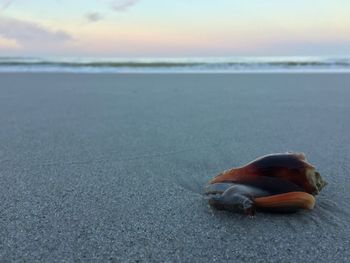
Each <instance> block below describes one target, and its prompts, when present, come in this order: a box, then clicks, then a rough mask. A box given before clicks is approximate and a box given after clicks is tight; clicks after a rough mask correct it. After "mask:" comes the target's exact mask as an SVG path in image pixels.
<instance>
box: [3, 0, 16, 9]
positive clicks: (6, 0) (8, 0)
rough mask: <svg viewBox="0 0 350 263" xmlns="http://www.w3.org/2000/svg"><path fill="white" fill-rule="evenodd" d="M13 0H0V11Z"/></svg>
mask: <svg viewBox="0 0 350 263" xmlns="http://www.w3.org/2000/svg"><path fill="white" fill-rule="evenodd" d="M13 2H14V0H0V11H3V10H5V9H7V8H8V7H9V6H10V5H11V4H12V3H13Z"/></svg>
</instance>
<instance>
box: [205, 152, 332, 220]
mask: <svg viewBox="0 0 350 263" xmlns="http://www.w3.org/2000/svg"><path fill="white" fill-rule="evenodd" d="M325 185H326V182H325V181H324V180H323V179H322V177H321V176H320V174H319V173H318V172H317V170H316V168H315V167H314V166H313V165H311V164H310V163H308V162H307V160H306V158H305V155H304V154H303V153H277V154H269V155H266V156H263V157H261V158H258V159H256V160H254V161H252V162H250V163H248V164H247V165H245V166H242V167H238V168H233V169H230V170H227V171H224V172H222V173H220V174H219V175H217V176H216V177H215V178H213V179H212V180H211V181H210V182H209V184H208V185H207V187H206V189H205V194H206V195H207V196H208V199H209V200H208V201H209V204H210V205H212V206H214V207H216V208H218V209H226V210H233V211H237V210H239V211H242V210H243V211H244V212H246V213H249V214H253V213H254V211H255V209H256V208H257V209H261V210H266V211H274V212H295V211H298V210H300V209H312V208H313V207H314V205H315V198H314V195H317V194H318V193H319V192H320V191H321V190H322V188H323V187H324V186H325Z"/></svg>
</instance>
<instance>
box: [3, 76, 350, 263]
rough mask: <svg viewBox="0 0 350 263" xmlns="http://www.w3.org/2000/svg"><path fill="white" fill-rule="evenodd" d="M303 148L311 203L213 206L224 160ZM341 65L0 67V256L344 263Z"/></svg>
mask: <svg viewBox="0 0 350 263" xmlns="http://www.w3.org/2000/svg"><path fill="white" fill-rule="evenodd" d="M285 151H297V152H299V151H302V152H305V153H306V155H307V157H308V160H309V161H310V162H311V163H312V164H314V165H316V166H317V168H318V170H319V172H320V173H321V175H322V176H323V178H324V179H325V180H326V181H328V185H327V186H326V188H325V189H324V190H323V191H322V192H321V194H320V195H319V196H318V197H317V201H316V207H315V209H314V210H313V211H311V212H300V213H297V214H292V215H275V214H265V213H258V214H257V216H256V218H255V219H249V218H247V217H246V216H244V215H241V214H234V213H230V212H225V211H215V210H213V209H211V208H210V207H208V205H207V203H206V201H205V200H204V199H203V196H202V190H203V187H204V185H205V184H206V182H207V181H208V180H209V179H211V178H212V177H213V176H214V175H216V174H217V173H218V172H221V171H222V170H225V169H228V168H231V167H233V166H239V165H243V164H245V163H246V162H248V161H250V160H252V159H254V158H256V157H258V156H261V155H264V154H267V153H273V152H285ZM349 178H350V75H348V74H275V75H273V74H242V75H239V74H232V75H229V74H227V75H225V74H223V75H220V74H218V75H215V74H212V75H206V74H198V75H191V74H187V75H176V74H170V75H167V74H159V75H137V74H131V75H120V76H118V75H108V74H100V75H93V74H85V75H84V74H81V75H79V74H76V75H74V74H0V200H1V202H0V261H1V262H10V261H27V262H31V261H42V262H55V261H68V262H73V261H75V262H79V261H84V262H89V261H91V262H98V261H100V262H106V261H108V260H109V261H112V262H128V261H130V262H164V261H167V262H215V261H217V262H225V261H229V262H349V261H350V179H349Z"/></svg>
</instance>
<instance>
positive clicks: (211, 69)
mask: <svg viewBox="0 0 350 263" xmlns="http://www.w3.org/2000/svg"><path fill="white" fill-rule="evenodd" d="M0 72H70V73H251V72H253V73H259V72H261V73H270V72H271V73H278V72H280V73H288V72H291V73H293V72H301V73H302V72H306V73H307V72H310V73H312V72H324V73H327V72H330V73H334V72H346V73H350V57H219V58H130V59H128V58H38V57H0Z"/></svg>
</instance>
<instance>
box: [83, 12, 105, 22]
mask: <svg viewBox="0 0 350 263" xmlns="http://www.w3.org/2000/svg"><path fill="white" fill-rule="evenodd" d="M85 18H86V20H87V21H88V22H91V23H93V22H98V21H101V20H103V15H101V14H100V13H97V12H91V13H87V14H86V15H85Z"/></svg>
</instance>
